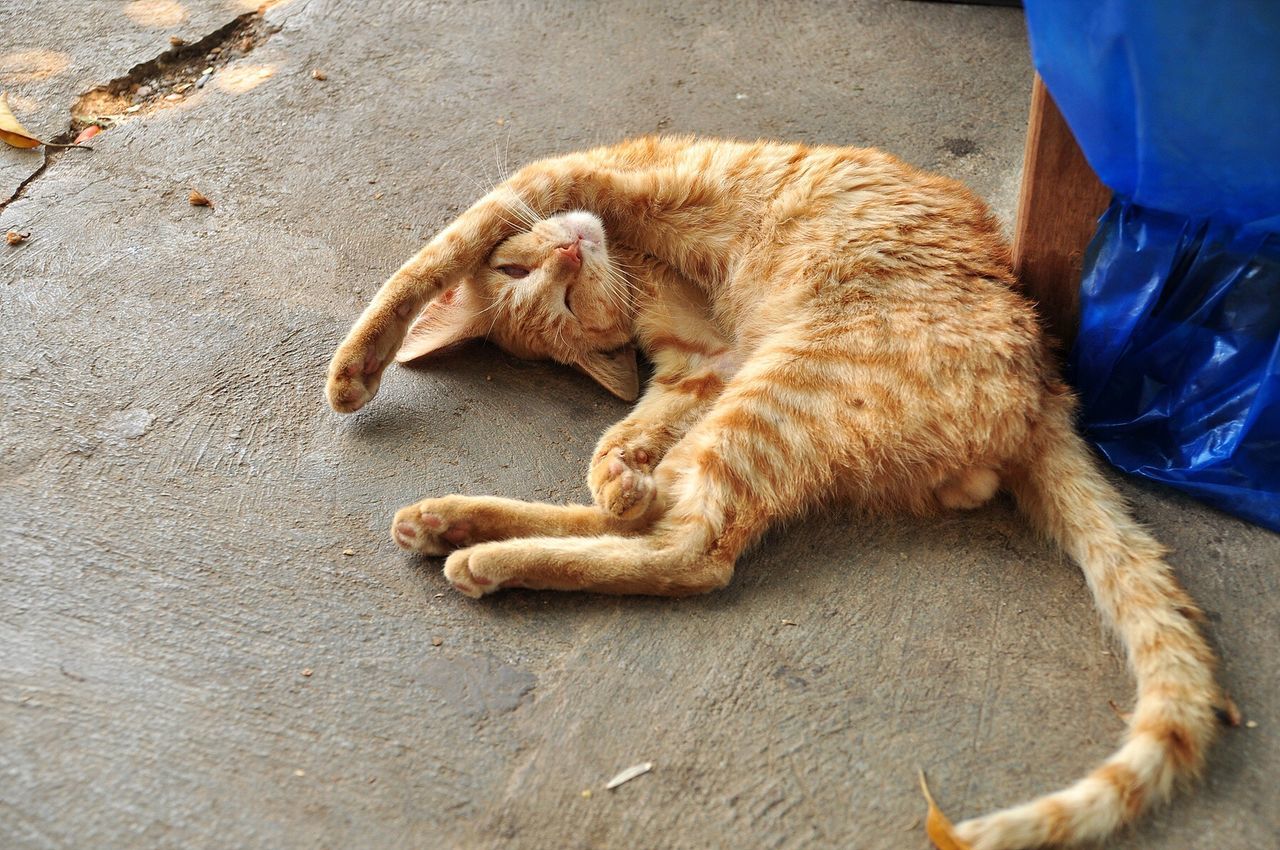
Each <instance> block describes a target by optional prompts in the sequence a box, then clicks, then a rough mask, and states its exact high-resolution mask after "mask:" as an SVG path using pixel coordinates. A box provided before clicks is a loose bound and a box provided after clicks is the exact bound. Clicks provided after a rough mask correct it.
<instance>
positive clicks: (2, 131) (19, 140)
mask: <svg viewBox="0 0 1280 850" xmlns="http://www.w3.org/2000/svg"><path fill="white" fill-rule="evenodd" d="M0 142H4V143H5V144H7V145H12V146H13V147H15V148H35V147H39V146H40V145H44V146H45V147H49V148H83V149H84V150H92V148H88V147H85V146H84V145H79V144H72V145H62V144H58V143H56V142H45V141H41V140H40V139H37V138H36V137H35V136H33V135H31V131H30V130H28V129H27V128H26V127H23V126H22V125H21V124H20V123H18V119H17V117H16V116H15V115H14V114H13V110H12V109H10V108H9V93H8V92H0Z"/></svg>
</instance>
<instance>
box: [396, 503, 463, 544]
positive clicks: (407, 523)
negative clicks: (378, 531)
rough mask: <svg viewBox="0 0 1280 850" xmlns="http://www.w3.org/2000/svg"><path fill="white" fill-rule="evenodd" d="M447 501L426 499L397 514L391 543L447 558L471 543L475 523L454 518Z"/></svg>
mask: <svg viewBox="0 0 1280 850" xmlns="http://www.w3.org/2000/svg"><path fill="white" fill-rule="evenodd" d="M448 507H449V506H448V503H447V502H446V501H445V500H443V499H423V500H422V501H421V502H418V503H417V504H416V505H409V507H407V508H401V509H400V510H399V511H397V512H396V517H395V519H394V520H392V522H391V539H392V540H394V541H395V542H396V544H397V545H398V546H400V548H402V549H408V550H409V551H410V552H420V553H422V554H423V555H447V554H448V553H450V552H452V551H453V550H454V549H457V548H458V547H459V546H465V545H467V544H468V543H470V542H471V531H472V528H471V523H470V521H468V520H465V519H459V518H456V517H453V518H451V517H450V516H449V514H450V513H451V511H449V509H448Z"/></svg>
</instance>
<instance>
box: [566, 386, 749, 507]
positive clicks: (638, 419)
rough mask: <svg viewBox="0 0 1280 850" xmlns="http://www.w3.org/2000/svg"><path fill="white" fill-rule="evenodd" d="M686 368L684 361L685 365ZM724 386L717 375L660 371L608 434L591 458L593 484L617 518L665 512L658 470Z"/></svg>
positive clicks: (590, 484)
mask: <svg viewBox="0 0 1280 850" xmlns="http://www.w3.org/2000/svg"><path fill="white" fill-rule="evenodd" d="M684 365H685V364H684V363H683V361H681V366H684ZM723 388H724V381H723V380H722V379H721V377H720V376H719V375H717V374H716V373H714V372H711V371H694V372H693V376H692V377H689V370H687V369H685V368H672V369H667V370H663V371H660V372H659V374H657V375H656V376H655V377H654V379H653V383H652V384H650V386H649V389H648V390H647V391H646V392H645V395H644V398H642V399H641V400H640V403H639V404H637V405H636V408H635V410H633V411H632V412H631V415H630V416H628V417H627V418H626V419H624V420H622V421H621V422H619V423H618V424H616V425H614V426H613V427H612V428H610V429H609V430H608V431H606V432H605V433H604V436H602V437H601V438H600V442H599V443H597V444H596V451H595V454H593V455H592V456H591V469H590V471H589V472H588V473H587V486H588V487H589V488H590V489H591V496H592V498H593V499H595V503H596V504H597V505H599V506H600V507H601V508H603V509H604V510H606V511H608V512H609V513H610V514H613V515H614V516H616V517H619V518H621V519H626V520H638V519H641V518H643V517H645V516H650V515H653V514H655V513H657V512H659V511H660V510H661V505H659V504H657V503H656V502H657V500H656V498H655V497H656V496H657V493H658V489H657V487H656V486H655V485H654V479H653V470H654V468H655V467H656V466H657V465H658V463H659V462H660V461H661V460H662V458H663V456H664V455H666V453H667V450H668V449H670V448H671V447H672V446H673V445H675V444H676V442H678V441H679V440H680V438H681V437H683V436H684V435H685V432H687V431H688V430H689V429H690V428H691V427H693V425H694V424H695V423H696V422H697V421H698V419H700V418H701V417H702V415H703V414H704V413H705V412H706V410H707V409H708V408H709V407H710V406H711V404H712V403H713V402H714V400H715V398H716V396H717V395H719V393H720V391H721V390H722V389H723Z"/></svg>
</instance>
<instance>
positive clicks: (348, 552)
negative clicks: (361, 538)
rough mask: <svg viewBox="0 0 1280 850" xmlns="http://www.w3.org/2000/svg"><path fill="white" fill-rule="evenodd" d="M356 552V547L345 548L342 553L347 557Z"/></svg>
mask: <svg viewBox="0 0 1280 850" xmlns="http://www.w3.org/2000/svg"><path fill="white" fill-rule="evenodd" d="M355 553H356V552H355V550H354V549H343V550H342V554H344V555H346V556H347V557H351V556H352V555H354V554H355Z"/></svg>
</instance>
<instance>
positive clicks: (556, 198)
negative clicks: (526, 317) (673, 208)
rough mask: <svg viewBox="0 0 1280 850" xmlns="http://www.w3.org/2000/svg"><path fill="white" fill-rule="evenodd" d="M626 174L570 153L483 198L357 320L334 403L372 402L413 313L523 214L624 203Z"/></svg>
mask: <svg viewBox="0 0 1280 850" xmlns="http://www.w3.org/2000/svg"><path fill="white" fill-rule="evenodd" d="M620 179H621V178H617V177H615V176H613V175H611V174H610V173H608V172H606V171H604V170H601V169H598V168H593V167H592V165H591V163H590V162H589V161H586V160H584V159H583V158H582V157H581V156H579V155H569V156H564V157H558V158H556V159H549V160H544V161H542V162H538V163H534V164H532V165H529V166H526V167H524V168H522V169H521V170H520V171H519V172H517V173H516V174H515V175H513V176H512V177H511V178H510V179H509V180H507V181H506V182H505V183H503V184H502V185H501V186H498V187H497V188H495V189H494V190H493V191H491V192H489V194H487V195H485V196H484V197H483V198H481V199H480V200H479V201H477V202H476V203H475V204H474V205H473V206H472V207H471V208H470V209H468V210H467V211H466V212H464V213H463V214H462V215H461V216H459V217H458V218H457V219H455V220H454V221H453V223H451V224H450V225H449V226H448V227H446V228H445V229H444V230H443V231H441V232H440V233H439V234H437V235H436V236H435V238H433V239H432V240H431V241H430V242H428V243H427V245H426V246H425V247H423V248H422V250H421V251H419V252H418V253H417V254H416V255H415V256H414V257H413V258H411V259H410V260H409V261H408V262H406V263H405V264H404V265H403V266H401V267H400V268H399V270H397V271H396V273H395V274H393V275H392V276H391V277H390V278H388V279H387V281H386V283H384V284H383V285H382V288H381V289H379V290H378V293H377V295H375V296H374V298H373V301H372V302H370V304H369V306H368V307H367V308H365V311H364V312H363V313H362V314H361V315H360V318H359V319H357V320H356V323H355V325H353V326H352V328H351V330H350V332H348V334H347V337H346V339H345V340H343V342H342V343H341V345H339V346H338V349H337V351H335V352H334V355H333V358H332V359H331V361H330V363H329V373H328V379H327V382H326V385H325V395H326V396H327V397H328V399H329V404H330V405H331V406H332V407H333V409H334V410H336V411H338V412H340V413H351V412H353V411H356V410H359V409H360V408H361V407H363V406H364V405H365V404H367V403H368V401H369V400H370V399H371V398H373V396H374V395H375V394H376V393H377V391H378V385H379V383H380V382H381V380H382V371H383V369H385V368H386V367H387V365H388V364H389V363H390V362H391V361H392V360H393V359H394V357H395V353H396V351H397V350H398V349H399V347H400V343H401V342H403V340H404V336H405V332H406V331H407V330H408V328H409V324H410V323H411V322H412V321H413V319H414V317H415V316H417V315H418V313H419V312H421V310H422V308H423V307H425V306H426V304H427V302H428V301H430V300H431V299H432V298H434V297H435V296H436V295H438V294H439V293H441V292H443V291H444V290H446V289H447V288H448V287H450V286H452V285H453V284H454V283H456V282H457V281H458V280H460V279H462V278H463V277H465V276H467V275H470V274H472V273H473V272H474V271H475V270H476V269H477V268H479V267H480V265H481V264H482V263H484V261H485V259H486V258H487V257H488V255H489V252H491V251H492V250H493V248H494V246H495V245H497V244H498V243H499V242H501V241H502V240H503V239H506V238H507V237H509V236H513V235H514V234H515V233H517V232H518V230H519V226H520V225H519V224H518V222H521V219H522V218H523V217H524V216H526V215H528V214H530V213H532V214H534V215H538V216H542V215H545V214H548V213H550V212H552V211H554V210H558V209H564V208H567V207H573V206H579V205H585V206H588V207H592V206H597V207H598V206H606V207H607V206H608V205H609V204H611V203H614V204H616V203H623V202H625V201H627V200H628V199H629V198H630V197H631V196H630V195H628V194H627V193H626V191H624V190H625V189H626V188H627V187H628V186H629V185H630V183H635V182H636V181H635V180H631V181H630V183H628V182H627V181H622V182H619V180H620ZM633 188H634V187H633ZM640 188H641V189H643V188H644V187H643V185H642V186H640ZM615 196H617V197H615ZM602 199H607V202H606V200H602ZM513 210H518V211H519V212H516V213H513Z"/></svg>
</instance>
